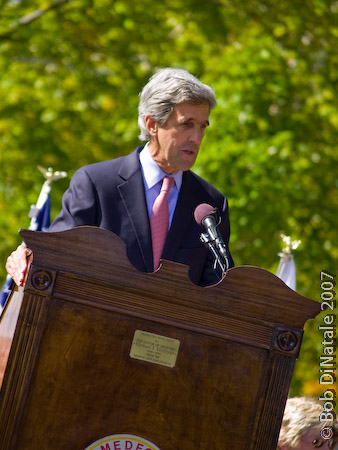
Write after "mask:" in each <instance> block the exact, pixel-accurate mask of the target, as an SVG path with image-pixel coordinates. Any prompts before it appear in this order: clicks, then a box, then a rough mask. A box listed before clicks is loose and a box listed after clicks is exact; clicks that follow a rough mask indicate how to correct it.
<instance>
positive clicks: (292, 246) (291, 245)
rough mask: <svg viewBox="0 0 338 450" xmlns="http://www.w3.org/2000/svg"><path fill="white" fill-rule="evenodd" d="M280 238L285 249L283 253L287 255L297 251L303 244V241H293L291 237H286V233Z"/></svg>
mask: <svg viewBox="0 0 338 450" xmlns="http://www.w3.org/2000/svg"><path fill="white" fill-rule="evenodd" d="M280 237H281V239H282V242H283V244H284V245H283V247H282V252H283V253H284V254H286V255H289V254H291V251H292V250H296V248H298V247H299V245H300V244H301V242H302V241H301V240H299V239H298V240H292V239H291V236H286V235H285V234H284V233H281V234H280Z"/></svg>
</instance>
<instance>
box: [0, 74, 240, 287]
mask: <svg viewBox="0 0 338 450" xmlns="http://www.w3.org/2000/svg"><path fill="white" fill-rule="evenodd" d="M215 105H216V101H215V97H214V93H213V91H212V90H211V88H210V87H209V86H206V85H204V84H202V83H201V82H200V81H199V80H198V79H197V78H195V77H194V76H192V75H191V74H189V73H188V72H186V71H185V70H181V69H169V68H168V69H162V70H160V71H158V72H157V73H156V74H155V75H154V76H153V77H152V78H151V79H150V81H149V82H148V84H147V85H146V86H145V87H144V89H143V91H142V93H141V98H140V104H139V127H140V130H141V134H140V139H141V140H142V141H148V142H147V144H146V145H145V146H144V147H143V146H141V147H138V148H137V149H136V150H135V151H134V152H133V153H131V154H130V155H128V156H124V157H121V158H117V159H114V160H110V161H105V162H101V163H96V164H91V165H89V166H85V167H82V168H81V169H79V170H78V171H77V172H76V173H75V174H74V176H73V178H72V180H71V183H70V187H69V189H68V190H67V191H66V192H65V194H64V197H63V206H62V210H61V212H60V214H59V215H58V216H57V218H56V219H55V221H54V222H53V224H52V226H51V228H50V231H61V230H65V229H69V228H73V227H76V226H81V225H92V226H99V227H102V228H106V229H108V230H110V231H112V232H114V233H116V234H117V235H118V236H120V237H121V239H122V240H123V241H124V242H125V243H126V246H127V253H128V257H129V259H130V262H131V263H132V264H133V265H134V266H135V267H136V268H137V269H139V270H141V271H145V272H152V271H153V270H156V269H157V267H154V259H153V245H152V233H151V227H150V218H151V216H152V208H153V205H154V201H155V199H156V197H157V196H158V195H159V192H160V190H161V185H162V180H163V177H169V178H170V177H172V178H174V182H173V185H172V187H171V188H170V191H169V198H168V208H169V231H168V235H167V238H166V241H165V244H164V248H163V253H162V250H161V253H162V258H163V259H169V260H173V261H176V262H180V263H183V264H186V265H188V266H190V278H191V280H192V281H193V282H194V283H196V284H200V285H208V284H213V283H215V282H216V281H217V280H218V278H217V275H216V274H215V271H214V270H213V267H212V266H213V256H212V254H211V252H209V250H208V249H207V248H206V247H204V246H203V244H202V243H201V242H200V240H199V236H200V234H201V231H202V229H201V227H200V226H199V225H198V224H197V223H196V222H195V220H194V211H195V208H196V207H197V206H198V205H199V204H201V203H207V204H210V205H212V206H213V207H216V208H217V209H218V211H219V214H220V217H221V224H220V232H221V234H222V236H223V239H224V241H225V243H226V245H227V244H228V241H229V235H230V225H229V216H228V207H227V200H226V198H225V197H224V196H223V195H222V194H221V193H220V192H219V191H218V190H217V189H215V188H214V187H213V186H212V185H211V184H209V183H207V182H206V181H205V180H203V179H202V178H200V177H198V176H197V175H196V174H194V173H193V172H191V171H190V168H191V167H192V166H193V164H194V162H195V160H196V157H197V154H198V151H199V147H200V144H201V142H202V139H203V136H204V132H205V129H206V127H207V126H208V125H209V114H210V110H211V109H212V108H213V107H214V106H215ZM29 252H30V250H29V249H27V248H25V247H24V246H20V247H19V248H18V249H17V251H16V252H14V253H13V254H12V255H11V256H10V257H9V258H8V261H7V265H6V267H7V270H8V272H9V273H10V274H11V276H12V277H13V279H14V280H15V281H16V282H17V284H22V282H23V275H24V273H25V271H26V264H25V261H26V258H27V255H28V254H29ZM229 261H230V266H232V265H233V261H232V258H231V255H230V254H229ZM155 264H157V263H155Z"/></svg>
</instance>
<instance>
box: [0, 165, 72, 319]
mask: <svg viewBox="0 0 338 450" xmlns="http://www.w3.org/2000/svg"><path fill="white" fill-rule="evenodd" d="M38 169H39V170H40V172H41V173H42V174H43V176H44V178H45V179H46V181H45V182H44V183H43V185H42V188H41V191H40V194H39V198H38V201H37V202H36V205H31V208H30V211H29V214H28V217H30V218H31V222H30V225H29V230H32V231H37V230H38V229H41V230H42V231H44V229H43V227H42V222H43V220H44V219H45V216H44V214H43V217H41V214H40V213H41V212H42V213H44V210H45V209H46V206H47V205H48V206H50V204H49V198H50V197H49V196H50V191H51V184H52V182H53V181H56V180H60V179H62V178H65V177H66V176H67V172H64V171H62V172H60V171H55V172H54V171H53V169H52V168H51V167H49V168H48V169H45V168H44V167H41V166H38ZM49 213H50V212H49V210H48V211H46V214H48V219H49ZM40 221H41V223H39V222H40ZM13 283H14V281H13V280H12V277H11V276H10V275H7V278H6V281H5V283H4V284H3V286H2V288H1V291H0V317H1V314H2V313H3V311H4V310H5V306H6V304H7V302H8V300H9V298H10V295H11V292H12V289H13Z"/></svg>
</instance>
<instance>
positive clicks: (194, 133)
mask: <svg viewBox="0 0 338 450" xmlns="http://www.w3.org/2000/svg"><path fill="white" fill-rule="evenodd" d="M203 136H204V130H201V128H200V127H194V128H193V129H192V130H191V134H190V136H189V140H190V142H194V143H195V144H200V143H201V141H202V139H203Z"/></svg>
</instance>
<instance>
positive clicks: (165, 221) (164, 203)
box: [150, 177, 174, 270]
mask: <svg viewBox="0 0 338 450" xmlns="http://www.w3.org/2000/svg"><path fill="white" fill-rule="evenodd" d="M173 183H174V178H172V177H164V178H163V183H162V187H161V192H160V193H159V195H158V197H156V199H155V201H154V205H153V210H152V212H151V217H150V228H151V238H152V242H153V255H154V270H156V269H157V268H158V265H159V263H160V259H161V256H162V252H163V248H164V244H165V240H166V238H167V234H168V229H169V207H168V196H169V191H170V188H171V186H172V185H173Z"/></svg>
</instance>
